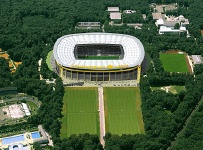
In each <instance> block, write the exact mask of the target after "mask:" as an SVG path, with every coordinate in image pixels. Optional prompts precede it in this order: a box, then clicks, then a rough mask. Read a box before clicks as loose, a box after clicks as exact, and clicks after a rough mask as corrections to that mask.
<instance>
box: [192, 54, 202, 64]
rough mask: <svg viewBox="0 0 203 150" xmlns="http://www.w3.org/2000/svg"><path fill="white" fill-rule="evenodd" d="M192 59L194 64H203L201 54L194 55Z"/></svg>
mask: <svg viewBox="0 0 203 150" xmlns="http://www.w3.org/2000/svg"><path fill="white" fill-rule="evenodd" d="M192 61H193V64H194V65H197V64H203V58H202V56H201V55H192Z"/></svg>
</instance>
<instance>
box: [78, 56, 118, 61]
mask: <svg viewBox="0 0 203 150" xmlns="http://www.w3.org/2000/svg"><path fill="white" fill-rule="evenodd" d="M78 59H84V60H118V59H119V55H115V56H78Z"/></svg>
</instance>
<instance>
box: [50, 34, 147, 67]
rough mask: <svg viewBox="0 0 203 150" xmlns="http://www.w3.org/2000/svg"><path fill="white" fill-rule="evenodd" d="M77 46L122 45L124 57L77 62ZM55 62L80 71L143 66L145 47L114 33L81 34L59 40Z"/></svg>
mask: <svg viewBox="0 0 203 150" xmlns="http://www.w3.org/2000/svg"><path fill="white" fill-rule="evenodd" d="M77 44H120V45H122V47H123V51H124V57H123V59H120V60H77V59H76V58H75V55H74V49H75V46H76V45H77ZM53 54H54V58H55V60H56V61H57V62H58V63H59V64H60V65H62V66H64V67H70V68H79V69H99V70H105V69H118V68H129V67H135V66H137V65H141V63H142V61H143V59H144V55H145V52H144V47H143V45H142V43H141V42H140V40H138V39H137V38H135V37H133V36H129V35H125V34H114V33H80V34H70V35H65V36H63V37H61V38H59V39H58V40H57V41H56V43H55V45H54V50H53Z"/></svg>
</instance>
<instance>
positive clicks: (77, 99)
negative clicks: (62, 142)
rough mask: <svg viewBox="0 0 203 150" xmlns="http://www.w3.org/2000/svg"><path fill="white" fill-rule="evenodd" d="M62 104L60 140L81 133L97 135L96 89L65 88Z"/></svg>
mask: <svg viewBox="0 0 203 150" xmlns="http://www.w3.org/2000/svg"><path fill="white" fill-rule="evenodd" d="M63 103H64V106H63V112H62V114H63V115H64V117H63V118H62V129H61V138H66V137H69V136H70V135H71V134H82V133H90V134H98V135H99V116H98V115H99V114H98V90H97V88H90V87H88V88H86V87H67V88H65V94H64V98H63Z"/></svg>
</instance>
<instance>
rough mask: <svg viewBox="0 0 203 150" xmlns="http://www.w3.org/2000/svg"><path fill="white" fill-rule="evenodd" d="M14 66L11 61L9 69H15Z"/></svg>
mask: <svg viewBox="0 0 203 150" xmlns="http://www.w3.org/2000/svg"><path fill="white" fill-rule="evenodd" d="M13 67H14V66H13V64H12V62H11V60H10V61H9V68H13Z"/></svg>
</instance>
